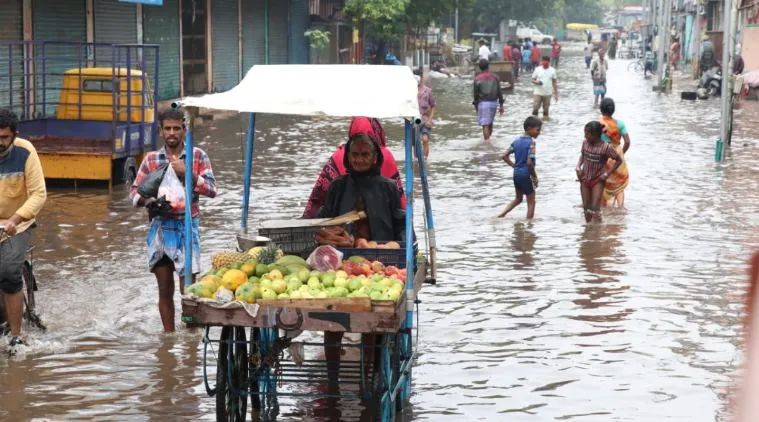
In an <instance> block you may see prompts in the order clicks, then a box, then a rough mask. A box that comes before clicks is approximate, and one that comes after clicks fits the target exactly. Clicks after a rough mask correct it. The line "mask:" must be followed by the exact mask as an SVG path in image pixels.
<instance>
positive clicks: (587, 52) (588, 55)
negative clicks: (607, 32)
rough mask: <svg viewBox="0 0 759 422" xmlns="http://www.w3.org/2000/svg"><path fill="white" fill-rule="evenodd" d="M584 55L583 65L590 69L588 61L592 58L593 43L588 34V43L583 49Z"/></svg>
mask: <svg viewBox="0 0 759 422" xmlns="http://www.w3.org/2000/svg"><path fill="white" fill-rule="evenodd" d="M583 52H584V53H583V54H584V55H585V67H586V68H588V69H590V61H591V60H592V59H593V43H591V42H590V36H588V44H587V45H585V48H584V49H583Z"/></svg>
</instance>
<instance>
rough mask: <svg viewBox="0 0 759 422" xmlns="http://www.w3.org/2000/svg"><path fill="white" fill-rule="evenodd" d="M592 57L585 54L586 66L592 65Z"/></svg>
mask: <svg viewBox="0 0 759 422" xmlns="http://www.w3.org/2000/svg"><path fill="white" fill-rule="evenodd" d="M591 58H592V57H588V56H585V66H590V60H591Z"/></svg>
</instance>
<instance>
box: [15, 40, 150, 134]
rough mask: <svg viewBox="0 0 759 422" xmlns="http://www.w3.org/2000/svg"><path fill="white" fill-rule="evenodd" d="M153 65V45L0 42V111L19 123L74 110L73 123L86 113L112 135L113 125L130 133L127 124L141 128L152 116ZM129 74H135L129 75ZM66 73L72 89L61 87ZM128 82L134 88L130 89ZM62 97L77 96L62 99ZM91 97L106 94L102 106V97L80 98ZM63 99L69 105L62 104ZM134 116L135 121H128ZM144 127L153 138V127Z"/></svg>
mask: <svg viewBox="0 0 759 422" xmlns="http://www.w3.org/2000/svg"><path fill="white" fill-rule="evenodd" d="M158 63H159V53H158V46H156V45H137V44H105V43H87V42H65V41H0V108H7V109H10V110H12V111H14V112H15V113H16V114H17V115H18V116H19V119H20V120H21V121H27V120H38V119H51V118H55V117H56V111H57V110H58V107H62V106H65V107H66V108H70V107H72V106H73V107H75V108H76V111H77V115H76V119H79V120H83V118H84V117H86V116H85V114H86V111H88V110H89V111H101V112H108V113H109V115H110V116H112V119H111V123H112V129H113V133H115V132H116V127H117V126H119V125H126V126H127V130H128V132H127V133H131V132H130V131H131V129H132V127H131V126H132V125H134V124H139V125H140V126H143V125H144V124H145V121H146V117H147V113H148V112H150V111H151V110H152V111H153V116H155V113H157V108H156V107H157V104H156V100H155V99H156V96H157V94H158V69H159V66H158ZM91 68H106V69H110V75H107V74H97V75H94V74H88V72H87V71H86V69H91ZM135 70H137V71H140V72H139V73H136V72H134V74H133V71H135ZM71 71H73V73H74V74H75V75H76V79H77V84H76V86H74V87H72V86H68V87H67V86H64V80H65V77H66V75H67V72H69V73H68V75H69V76H70V75H71ZM134 78H139V79H140V83H139V84H134V83H133V82H134ZM92 81H101V83H100V85H99V86H97V87H94V85H97V84H94V85H93V84H92ZM67 92H76V93H77V95H74V96H69V95H64V94H65V93H67ZM92 92H102V93H107V94H110V96H111V98H110V102H109V101H103V100H102V96H100V101H92V100H88V98H92V97H96V96H93V95H84V94H85V93H92ZM80 93H81V94H82V95H79V94H80ZM107 94H105V95H107ZM69 97H73V98H74V101H70V100H67V99H66V98H69ZM62 98H63V99H64V100H63V101H62ZM136 98H139V99H140V100H139V101H136V100H135V99H136ZM135 111H136V112H138V113H139V116H133V114H134V112H135ZM133 117H134V118H133ZM67 118H68V119H72V117H67ZM136 120H139V121H136ZM149 124H152V126H153V127H152V128H151V130H152V135H153V137H152V139H155V135H156V131H157V125H156V124H155V123H154V122H149ZM140 132H141V134H140V142H142V143H144V141H145V131H144V130H141V131H140ZM128 142H129V141H128V140H127V142H126V143H127V144H128ZM124 146H125V147H128V145H124Z"/></svg>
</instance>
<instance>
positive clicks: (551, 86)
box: [532, 57, 559, 119]
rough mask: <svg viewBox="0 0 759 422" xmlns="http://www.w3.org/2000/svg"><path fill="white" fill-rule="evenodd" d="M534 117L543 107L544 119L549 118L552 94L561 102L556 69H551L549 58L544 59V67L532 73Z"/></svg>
mask: <svg viewBox="0 0 759 422" xmlns="http://www.w3.org/2000/svg"><path fill="white" fill-rule="evenodd" d="M532 85H533V92H532V115H533V116H537V115H538V110H540V107H541V106H542V107H543V118H544V119H547V118H548V111H549V109H550V108H551V92H553V98H554V99H555V100H556V101H559V81H558V79H557V78H556V69H554V68H552V67H551V62H550V58H549V57H543V63H542V66H540V67H538V68H537V69H535V71H533V72H532Z"/></svg>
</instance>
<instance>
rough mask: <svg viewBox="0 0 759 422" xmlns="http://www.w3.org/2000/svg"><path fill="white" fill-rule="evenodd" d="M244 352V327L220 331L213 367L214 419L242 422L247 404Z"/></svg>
mask: <svg viewBox="0 0 759 422" xmlns="http://www.w3.org/2000/svg"><path fill="white" fill-rule="evenodd" d="M247 389H248V351H247V347H246V340H245V328H242V327H224V328H222V330H221V338H220V343H219V356H218V360H217V364H216V420H217V421H218V422H222V421H223V422H244V421H245V417H246V408H247V403H248V393H247Z"/></svg>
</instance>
